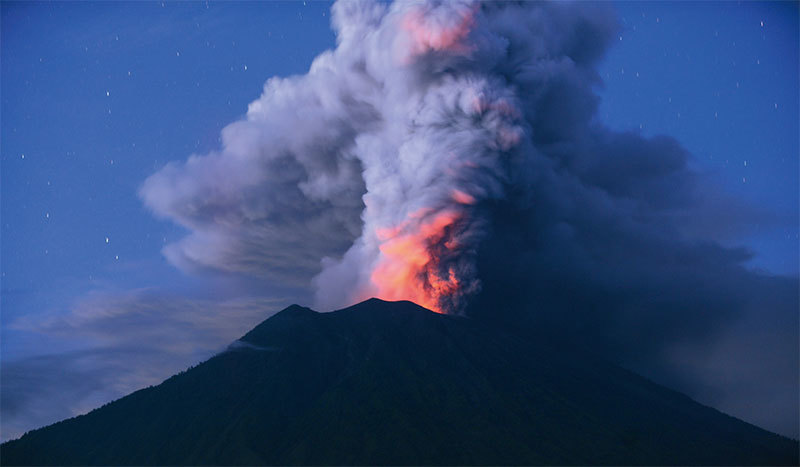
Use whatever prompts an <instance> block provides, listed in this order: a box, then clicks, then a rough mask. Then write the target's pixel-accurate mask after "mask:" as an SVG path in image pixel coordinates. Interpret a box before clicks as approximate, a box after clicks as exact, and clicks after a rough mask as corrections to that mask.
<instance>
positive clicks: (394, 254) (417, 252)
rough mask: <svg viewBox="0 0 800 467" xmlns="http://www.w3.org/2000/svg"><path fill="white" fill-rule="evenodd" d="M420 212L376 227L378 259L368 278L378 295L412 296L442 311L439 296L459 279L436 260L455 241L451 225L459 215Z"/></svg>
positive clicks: (386, 297)
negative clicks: (397, 222)
mask: <svg viewBox="0 0 800 467" xmlns="http://www.w3.org/2000/svg"><path fill="white" fill-rule="evenodd" d="M467 196H469V195H467ZM423 216H424V214H420V212H419V211H418V212H416V213H413V214H411V215H410V216H408V218H407V219H406V220H405V221H404V222H403V223H401V224H400V225H399V226H397V227H394V228H388V229H380V230H378V232H377V235H378V239H379V240H381V242H382V243H381V245H380V247H379V248H380V252H381V259H380V261H379V263H378V265H377V267H376V268H375V270H374V271H373V272H372V276H371V279H372V282H373V284H374V285H375V287H376V288H377V291H376V294H377V296H378V297H379V298H382V299H384V300H411V301H413V302H415V303H417V304H419V305H422V306H424V307H425V308H428V309H430V310H433V311H435V312H437V313H444V312H445V310H444V309H443V308H442V305H441V303H442V299H443V298H445V297H447V296H449V295H452V294H453V293H455V292H456V291H457V290H458V288H459V280H458V277H456V272H455V271H454V270H453V269H452V268H449V269H448V270H447V273H446V274H445V275H443V273H442V271H441V268H440V265H439V262H440V258H441V254H442V253H446V252H448V251H452V249H453V248H455V247H456V246H457V245H458V242H457V241H456V239H455V238H453V233H452V230H453V229H452V227H453V224H455V223H456V222H458V221H459V220H460V219H461V215H460V214H458V213H456V212H453V211H443V212H440V213H438V214H436V215H434V216H432V217H430V218H429V219H426V220H424V221H422V222H420V219H421V218H422V217H423Z"/></svg>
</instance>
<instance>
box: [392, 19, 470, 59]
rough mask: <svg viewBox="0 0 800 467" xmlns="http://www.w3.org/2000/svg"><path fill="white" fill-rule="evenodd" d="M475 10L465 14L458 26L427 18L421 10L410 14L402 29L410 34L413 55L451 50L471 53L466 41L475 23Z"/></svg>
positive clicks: (403, 22)
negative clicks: (465, 43)
mask: <svg viewBox="0 0 800 467" xmlns="http://www.w3.org/2000/svg"><path fill="white" fill-rule="evenodd" d="M474 14H475V12H474V10H469V11H468V12H467V13H466V14H463V15H462V16H461V18H460V21H458V22H457V23H456V24H452V25H443V24H440V23H437V22H435V21H432V20H430V19H428V18H426V14H425V12H423V11H420V10H419V9H415V10H412V11H410V12H408V13H407V14H406V15H405V16H404V17H403V21H402V27H403V29H405V30H406V31H408V32H409V34H410V36H411V38H412V39H413V43H412V50H411V53H412V55H421V54H423V53H425V52H428V51H430V50H438V51H445V50H449V51H451V52H456V53H465V52H469V51H470V47H468V46H466V45H464V40H465V39H466V38H467V36H468V35H469V33H470V30H471V29H472V26H473V25H474V23H475V18H474Z"/></svg>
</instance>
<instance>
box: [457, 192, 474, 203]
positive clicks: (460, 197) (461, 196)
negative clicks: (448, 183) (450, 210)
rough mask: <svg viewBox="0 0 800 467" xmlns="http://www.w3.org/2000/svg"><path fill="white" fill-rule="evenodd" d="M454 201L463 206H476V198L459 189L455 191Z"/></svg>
mask: <svg viewBox="0 0 800 467" xmlns="http://www.w3.org/2000/svg"><path fill="white" fill-rule="evenodd" d="M453 200H455V202H456V203H461V204H475V197H474V196H472V195H471V194H469V193H466V192H464V191H461V190H458V189H455V190H453Z"/></svg>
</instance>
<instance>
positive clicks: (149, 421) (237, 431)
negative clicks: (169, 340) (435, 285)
mask: <svg viewBox="0 0 800 467" xmlns="http://www.w3.org/2000/svg"><path fill="white" fill-rule="evenodd" d="M0 462H1V463H2V464H3V465H15V464H117V465H118V464H161V465H174V464H222V465H228V464H319V465H330V464H726V465H736V464H759V465H770V464H797V463H798V443H797V442H796V441H793V440H789V439H787V438H784V437H781V436H778V435H776V434H773V433H770V432H767V431H765V430H762V429H760V428H757V427H755V426H753V425H750V424H748V423H745V422H743V421H740V420H737V419H735V418H733V417H730V416H728V415H725V414H723V413H721V412H718V411H716V410H714V409H712V408H709V407H705V406H703V405H700V404H698V403H696V402H694V401H692V400H691V399H689V398H688V397H686V396H684V395H681V394H679V393H677V392H674V391H671V390H669V389H666V388H664V387H662V386H659V385H657V384H654V383H652V382H650V381H648V380H646V379H644V378H642V377H640V376H637V375H635V374H633V373H631V372H629V371H626V370H624V369H622V368H620V367H617V366H614V365H611V364H609V363H606V362H603V361H601V360H599V359H597V358H594V357H593V356H592V355H591V354H588V353H581V352H579V351H576V350H568V349H565V348H560V347H559V346H558V344H554V343H552V342H546V339H543V338H535V339H534V338H531V337H530V336H528V337H522V336H519V335H515V334H514V333H513V332H510V331H507V330H502V329H495V328H491V327H487V326H486V324H485V323H482V322H480V321H475V320H470V319H467V318H459V317H452V316H443V315H437V314H435V313H432V312H430V311H428V310H425V309H424V308H421V307H419V306H417V305H415V304H413V303H410V302H383V301H380V300H376V299H372V300H367V301H366V302H363V303H360V304H358V305H355V306H352V307H350V308H346V309H344V310H340V311H337V312H333V313H316V312H314V311H312V310H310V309H308V308H303V307H299V306H296V305H293V306H291V307H289V308H287V309H285V310H283V311H282V312H280V313H278V314H277V315H275V316H273V317H272V318H270V319H268V320H266V321H264V322H263V323H261V324H260V325H258V326H257V327H256V328H254V329H253V330H252V331H250V332H249V333H247V334H246V335H245V336H244V337H242V339H241V340H240V341H238V343H237V344H236V345H232V346H231V348H230V349H229V350H227V351H225V352H223V353H221V354H219V355H217V356H215V357H213V358H211V359H210V360H208V361H206V362H204V363H202V364H200V365H198V366H196V367H194V368H191V369H189V370H188V371H185V372H182V373H180V374H178V375H176V376H173V377H171V378H169V379H168V380H166V381H164V382H163V383H162V384H160V385H158V386H156V387H150V388H147V389H143V390H140V391H136V392H134V393H133V394H131V395H129V396H127V397H123V398H122V399H119V400H117V401H115V402H112V403H110V404H107V405H105V406H103V407H101V408H99V409H97V410H94V411H92V412H91V413H89V414H87V415H83V416H80V417H75V418H72V419H69V420H65V421H62V422H59V423H56V424H54V425H51V426H49V427H46V428H42V429H39V430H34V431H31V432H29V433H27V434H26V435H24V436H23V437H22V438H20V439H18V440H15V441H10V442H7V443H5V444H3V445H2V447H0Z"/></svg>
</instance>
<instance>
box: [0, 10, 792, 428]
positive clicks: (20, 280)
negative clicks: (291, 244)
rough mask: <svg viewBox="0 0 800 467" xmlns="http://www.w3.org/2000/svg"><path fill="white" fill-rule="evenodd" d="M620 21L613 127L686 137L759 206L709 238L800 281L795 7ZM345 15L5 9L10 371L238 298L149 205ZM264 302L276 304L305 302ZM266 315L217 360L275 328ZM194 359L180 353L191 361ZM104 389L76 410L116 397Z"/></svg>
mask: <svg viewBox="0 0 800 467" xmlns="http://www.w3.org/2000/svg"><path fill="white" fill-rule="evenodd" d="M616 8H617V10H618V13H619V17H620V21H621V25H622V31H621V32H620V34H619V38H618V41H617V42H616V43H615V44H614V46H613V47H612V48H611V49H610V52H609V53H608V55H607V57H606V59H605V60H604V61H603V62H602V65H601V67H600V70H599V71H600V75H601V78H602V79H603V82H604V86H603V87H602V88H598V94H599V96H600V97H601V99H602V100H601V104H600V111H599V115H598V117H599V118H600V119H601V120H602V122H603V123H605V124H607V125H608V126H610V127H611V128H613V129H615V130H621V131H628V130H631V131H634V132H641V133H642V134H644V135H646V136H652V135H658V134H667V135H670V136H672V137H674V138H676V139H677V140H678V141H679V142H680V143H681V144H683V145H684V147H685V148H687V149H688V151H689V152H691V153H692V154H693V157H694V158H693V160H692V162H691V165H692V166H693V167H695V168H696V169H697V170H698V171H700V172H706V173H709V174H710V178H709V180H712V181H713V183H717V184H719V186H720V187H721V192H723V193H727V194H729V195H731V196H733V197H735V198H738V199H739V200H741V201H742V202H743V203H742V206H743V209H745V210H746V211H747V212H746V213H743V214H742V216H741V218H736V217H735V216H734V218H732V219H731V224H730V225H725V226H719V225H708V226H707V228H708V229H709V232H710V233H711V235H712V237H713V238H715V239H717V240H719V241H720V242H722V243H723V244H725V245H743V246H745V247H747V248H749V249H751V250H752V251H753V252H754V253H755V256H754V258H753V259H752V260H751V262H750V263H749V264H750V265H751V267H753V268H759V269H761V270H764V271H767V272H768V273H769V274H778V275H792V276H797V274H798V173H799V170H800V169H799V168H798V154H799V153H800V148H799V147H798V126H799V125H800V119H799V118H798V115H800V109H798V102H800V96H799V95H798V82H800V76H798V12H797V4H796V3H788V2H787V3H784V2H781V3H755V2H752V3H751V2H745V3H718V2H702V3H696V4H695V3H677V2H666V3H660V2H648V3H639V2H621V3H619V4H617V5H616ZM329 9H330V5H329V4H328V3H323V2H308V3H305V2H302V3H301V2H295V3H284V2H267V3H254V2H246V3H245V2H241V3H225V4H216V3H210V4H208V3H188V2H180V3H170V2H167V3H158V2H148V3H144V2H136V3H125V2H123V3H112V2H103V3H94V2H74V3H40V2H3V3H2V6H0V11H1V12H2V36H1V37H0V39H1V40H0V43H1V45H0V47H2V49H1V50H0V58H1V62H0V65H1V66H2V83H0V92H1V94H2V101H1V103H0V104H1V107H0V111H1V114H2V122H0V141H1V143H0V144H1V145H2V147H1V148H0V157H1V159H0V163H1V164H2V166H1V168H2V186H1V187H0V189H1V191H2V193H1V195H2V244H1V252H0V253H1V254H2V295H1V296H0V307H1V309H2V327H1V328H0V336H1V337H2V344H1V345H2V348H1V349H0V350H2V363H3V364H4V366H6V367H8V365H9V362H31V361H32V360H31V359H32V358H34V357H37V356H45V355H52V354H57V353H59V352H68V351H75V350H78V349H85V348H87V347H91V346H97V345H100V344H97V342H101V343H103V342H106V341H104V340H103V339H104V337H103V336H99V335H98V334H97V333H96V332H95V333H94V334H92V335H91V339H94V340H93V341H91V342H88V341H87V339H86V338H85V336H82V337H80V338H72V337H71V336H69V335H63V334H61V335H58V334H57V333H56V335H49V334H47V333H42V332H39V331H38V330H37V329H38V326H37V324H36V323H41V322H48V320H51V321H52V320H58V319H59V317H61V316H66V315H67V314H68V313H69V312H70V311H71V310H73V309H74V308H75V307H79V306H78V304H84V303H86V302H87V301H88V302H91V303H94V302H93V300H94V299H95V298H96V297H97V296H103V297H108V296H117V295H119V296H128V295H129V294H131V293H136V294H138V293H145V294H146V293H151V292H152V291H157V292H158V293H163V292H164V291H169V294H171V295H174V296H181V297H191V298H192V299H193V300H199V301H202V300H209V301H219V300H235V299H236V297H237V296H239V294H240V291H241V286H240V285H238V284H237V283H233V282H232V281H226V280H225V279H224V278H219V277H208V276H204V277H198V276H188V275H186V274H185V273H183V272H180V271H178V270H177V269H175V268H174V267H173V266H172V265H171V264H169V263H168V262H167V261H166V260H165V259H164V257H163V256H162V254H161V248H162V247H164V245H166V244H168V243H171V242H173V241H175V240H177V239H179V238H181V237H182V236H183V235H185V231H184V229H182V228H180V227H177V226H175V225H174V224H172V223H171V222H169V221H168V220H164V219H158V218H156V217H155V216H154V215H153V214H152V213H151V212H150V211H149V210H147V209H146V208H145V207H144V205H143V203H142V201H141V199H140V198H139V196H138V194H137V191H138V189H139V187H140V186H141V184H142V182H143V181H144V180H145V179H146V178H147V177H148V176H150V175H151V174H153V173H154V172H156V171H157V170H159V169H160V168H162V167H163V166H164V165H165V164H167V163H168V162H170V161H181V160H185V159H186V158H187V157H188V156H189V155H191V154H195V153H196V154H205V153H208V152H209V151H211V150H214V149H216V148H218V146H219V134H220V131H221V130H222V128H223V127H225V126H226V125H227V124H229V123H231V122H233V121H235V120H237V119H239V118H241V117H242V116H243V115H244V114H245V112H246V111H247V105H248V103H250V102H251V101H253V100H254V99H256V98H257V97H258V96H259V95H260V93H261V91H262V88H263V85H264V83H265V81H266V80H267V79H268V78H269V77H272V76H288V75H291V74H299V73H305V72H306V71H307V70H308V67H309V65H310V63H311V61H312V59H313V58H314V57H315V56H316V55H318V54H319V53H320V52H321V51H323V50H325V49H329V48H332V47H333V46H334V45H335V36H334V34H333V33H332V31H331V29H330V27H329V16H330V11H329ZM263 292H264V293H263V294H262V296H263V297H267V298H269V297H274V298H275V299H278V302H280V300H281V299H284V298H285V297H289V296H291V294H292V291H290V290H286V289H283V288H280V287H275V288H274V290H273V289H271V288H270V286H265V287H264V290H263ZM109 313H113V310H111V311H109ZM248 316H249V318H248V319H249V321H248V320H244V321H243V322H242V323H240V324H239V325H238V327H236V328H235V329H233V330H231V331H230V332H229V333H228V334H224V336H222V337H217V340H215V341H213V342H212V343H210V344H207V345H206V347H205V348H204V351H206V352H210V351H213V350H214V349H215V348H216V347H215V346H217V345H219V344H220V343H222V342H224V341H225V339H228V338H229V337H230V336H231V335H232V336H236V335H237V334H236V333H237V332H239V331H241V330H246V329H247V328H248V327H250V326H252V324H254V323H255V322H257V321H258V319H257V318H256V317H254V316H252V315H248ZM115 332H118V333H125V332H128V330H126V329H124V328H121V329H116V330H115ZM131 332H136V331H133V330H132V331H131ZM91 339H90V340H91ZM103 345H105V344H103ZM200 347H202V345H201V346H200ZM198 355H205V354H203V353H202V352H200V354H198ZM193 358H197V357H196V355H195V354H190V356H187V354H181V356H180V357H176V360H175V363H174V365H173V366H175V367H177V368H181V367H183V366H186V365H188V364H191V363H194V361H193V360H192V359H193ZM165 371H166V370H165ZM5 376H7V375H5ZM154 378H155V379H156V380H157V379H158V378H157V377H154ZM96 394H98V395H95V396H92V398H88V399H87V398H81V399H80V400H82V401H84V402H82V403H83V404H85V406H81V407H79V408H76V409H75V410H77V411H80V410H81V409H85V408H86V407H87V406H90V405H91V402H92V401H103V399H104V397H105V398H107V397H111V396H114V395H118V394H117V393H116V392H114V391H111V390H108V389H107V388H106V389H103V388H101V389H99V390H97V393H96ZM76 397H78V396H76ZM86 401H89V402H86ZM55 418H58V417H55ZM43 421H55V420H50V419H49V418H48V417H47V416H44V417H41V416H40V417H39V418H36V417H33V416H31V417H28V418H27V419H25V418H24V417H22V418H20V420H15V422H14V424H13V426H9V423H8V422H6V425H5V426H4V428H3V429H4V433H3V434H2V436H3V438H4V439H5V438H6V437H7V436H9V435H12V436H13V435H14V434H18V431H19V430H20V429H26V428H31V427H33V426H36V425H37V424H38V423H41V422H43ZM6 433H8V434H6ZM795 435H796V434H795Z"/></svg>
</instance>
